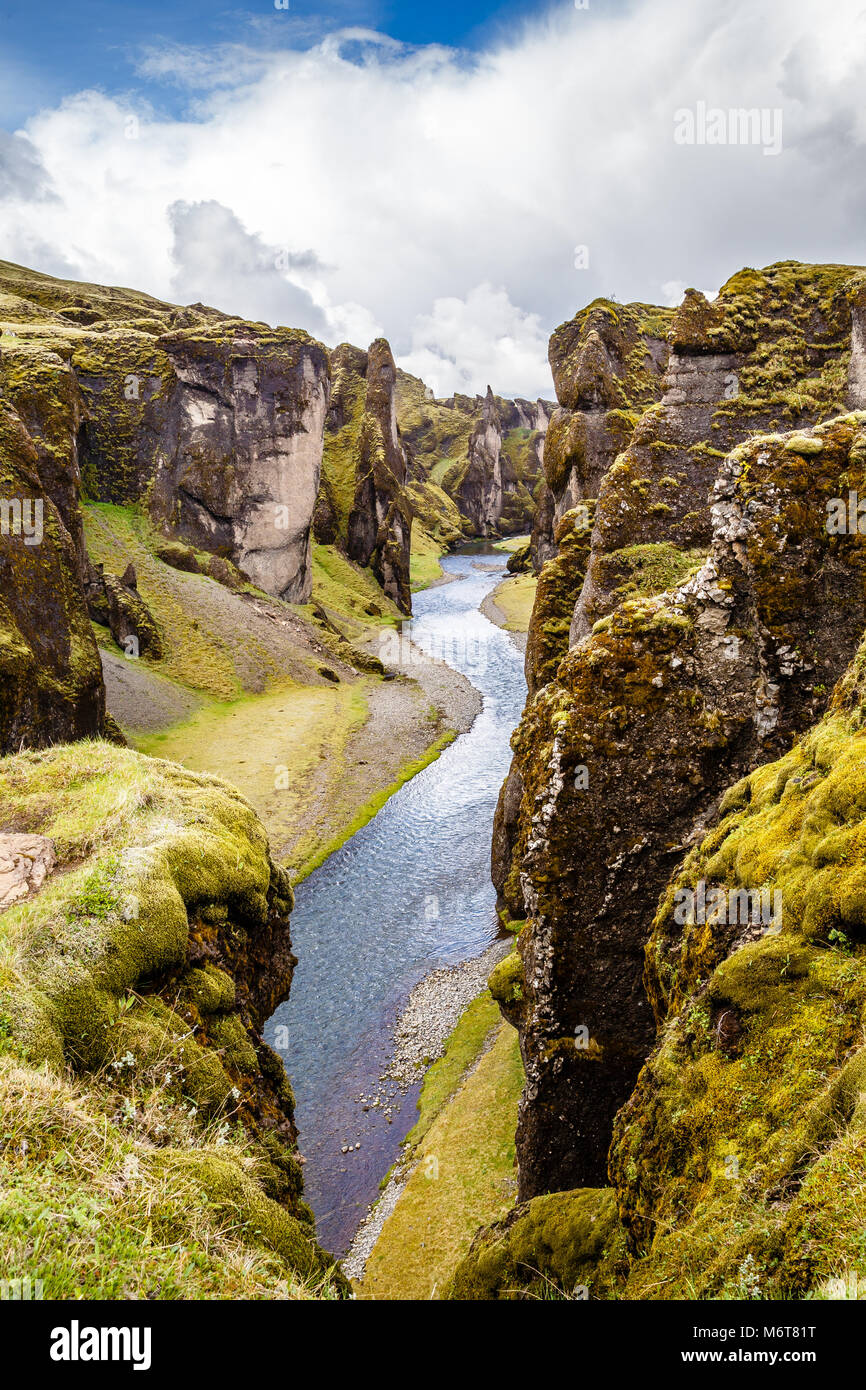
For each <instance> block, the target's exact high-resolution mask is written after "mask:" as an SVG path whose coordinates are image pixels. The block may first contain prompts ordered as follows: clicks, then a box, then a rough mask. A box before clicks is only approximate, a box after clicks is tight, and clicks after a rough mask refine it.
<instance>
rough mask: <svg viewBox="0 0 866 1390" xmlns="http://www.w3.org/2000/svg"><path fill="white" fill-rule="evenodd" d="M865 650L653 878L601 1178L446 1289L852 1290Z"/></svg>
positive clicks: (860, 1107) (713, 1294) (501, 1238)
mask: <svg viewBox="0 0 866 1390" xmlns="http://www.w3.org/2000/svg"><path fill="white" fill-rule="evenodd" d="M864 662H866V651H864V649H863V648H862V647H861V649H860V650H859V651H858V653H857V656H856V657H855V660H854V662H853V663H852V665H851V667H850V669H849V670H848V672H847V673H846V675H845V677H844V678H843V680H842V681H841V682H840V684H839V686H838V687H837V689H836V690H835V692H834V695H833V698H832V700H831V702H830V707H829V709H828V711H827V713H826V715H825V716H824V718H823V719H822V720H820V721H819V723H818V724H817V725H815V726H814V728H813V729H812V730H811V731H810V732H809V733H808V734H807V735H806V736H805V737H803V738H802V739H801V740H800V741H798V742H797V743H796V744H795V746H794V747H793V748H792V749H791V750H790V752H788V753H786V754H785V755H784V756H783V757H782V758H780V759H777V760H775V761H771V762H768V763H764V764H762V765H760V766H759V767H757V768H756V769H755V770H754V771H753V772H751V773H750V774H749V775H748V776H747V777H745V778H744V779H742V780H741V781H739V782H736V783H734V784H733V785H732V786H731V787H729V788H728V789H727V790H726V792H725V794H724V796H723V797H722V799H721V802H720V803H717V805H718V810H717V811H715V812H713V813H712V814H711V815H710V816H709V818H708V826H707V827H705V828H704V829H703V830H700V831H699V832H698V835H697V839H696V842H695V843H694V844H693V846H692V847H691V848H690V849H689V851H688V852H687V854H686V855H685V857H684V858H682V859H681V860H680V862H679V864H678V865H677V866H676V868H675V869H674V871H673V873H672V875H671V877H670V880H669V881H668V883H667V884H666V885H665V886H664V888H663V891H662V894H661V898H660V900H659V902H658V904H657V905H656V906H655V919H654V921H653V923H652V926H651V930H650V935H649V941H648V945H647V950H646V958H645V982H646V989H647V993H648V996H649V998H650V1000H651V1003H652V1007H653V1011H654V1017H655V1022H656V1027H657V1033H656V1040H655V1045H654V1047H653V1050H652V1051H651V1053H650V1055H649V1057H648V1059H647V1061H646V1063H645V1065H644V1067H643V1069H642V1071H641V1073H640V1076H639V1078H638V1081H637V1084H636V1086H635V1088H634V1090H633V1091H632V1093H631V1095H630V1096H629V1098H628V1100H627V1101H626V1103H625V1105H624V1106H623V1107H622V1109H621V1110H620V1111H619V1113H618V1115H617V1117H616V1122H615V1126H614V1133H613V1143H612V1145H611V1149H610V1154H609V1180H610V1183H611V1186H610V1187H606V1188H577V1189H572V1190H570V1191H563V1192H557V1193H552V1194H549V1195H546V1196H539V1197H536V1198H534V1199H532V1200H531V1201H528V1202H524V1203H522V1204H520V1205H519V1206H517V1207H516V1208H515V1209H514V1210H513V1211H512V1212H511V1213H510V1214H509V1216H508V1217H507V1218H506V1219H505V1220H504V1221H501V1222H498V1223H497V1224H495V1225H493V1226H491V1227H489V1228H488V1229H486V1230H484V1231H482V1232H480V1233H479V1235H478V1236H477V1238H476V1240H475V1242H474V1244H473V1247H472V1249H471V1251H470V1253H469V1255H468V1257H467V1258H466V1259H465V1260H464V1261H463V1262H462V1263H461V1265H460V1266H459V1268H458V1269H457V1270H456V1271H455V1275H454V1278H453V1280H452V1284H451V1296H452V1297H456V1298H506V1299H508V1298H521V1297H537V1296H538V1295H539V1292H540V1290H541V1289H543V1288H545V1287H549V1284H550V1282H552V1283H553V1284H554V1285H556V1286H557V1287H558V1288H559V1289H560V1290H562V1292H563V1294H564V1295H565V1296H569V1295H573V1294H574V1293H575V1287H576V1286H579V1288H580V1294H579V1295H578V1296H584V1297H586V1296H587V1295H588V1296H590V1297H592V1298H627V1299H635V1298H636V1299H689V1300H693V1299H749V1300H754V1299H760V1298H765V1299H802V1298H806V1297H808V1298H815V1297H818V1298H821V1297H824V1298H826V1297H831V1298H836V1299H838V1298H858V1297H860V1296H861V1294H862V1276H861V1274H860V1269H861V1264H862V1230H863V1222H862V1195H861V1194H862V1187H863V1178H864V1143H863V1136H864V1126H866V1115H864V1104H863V1094H864V1080H866V1050H864V1048H863V1046H862V1042H863V1038H862V1017H863V1010H864V1006H866V968H864V967H866V950H864V931H866V926H864V923H866V912H864V898H863V891H862V883H863V870H864V865H863V851H862V846H863V843H864V822H863V804H864V803H863V759H862V744H863V727H864V724H863V721H864V683H863V677H864ZM652 911H653V906H650V907H649V912H650V913H652Z"/></svg>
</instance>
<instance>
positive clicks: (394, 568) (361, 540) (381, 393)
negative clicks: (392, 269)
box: [315, 338, 413, 613]
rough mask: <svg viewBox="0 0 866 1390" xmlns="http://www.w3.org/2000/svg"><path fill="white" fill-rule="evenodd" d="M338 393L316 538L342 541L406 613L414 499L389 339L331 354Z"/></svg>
mask: <svg viewBox="0 0 866 1390" xmlns="http://www.w3.org/2000/svg"><path fill="white" fill-rule="evenodd" d="M332 364H333V394H332V398H331V405H330V410H329V413H328V416H327V421H326V428H325V448H324V468H323V476H322V486H321V490H320V493H319V498H318V502H317V504H316V517H315V531H316V537H317V539H318V540H319V541H321V542H323V543H326V544H331V543H333V542H335V541H336V542H339V543H340V544H341V545H343V546H344V547H345V550H346V553H347V554H348V555H349V557H350V559H352V560H354V561H355V563H356V564H359V565H362V566H364V567H367V566H369V567H370V568H371V569H372V571H373V573H374V574H375V576H376V578H377V579H378V581H379V583H380V584H381V586H382V588H383V590H384V592H385V593H386V594H387V596H388V597H389V598H390V599H392V600H393V601H394V602H395V603H396V604H397V605H398V607H399V608H400V609H401V611H402V612H404V613H410V612H411V611H412V598H411V589H410V576H409V559H410V546H411V533H412V516H413V511H412V505H411V501H410V498H409V493H408V491H407V488H406V483H407V465H406V454H405V452H404V449H403V445H402V442H401V439H400V433H399V430H398V428H397V409H396V383H397V369H396V367H395V365H394V358H393V356H392V354H391V349H390V347H389V345H388V343H387V342H386V341H385V339H384V338H377V339H376V341H375V342H374V343H371V345H370V348H369V349H368V351H367V352H362V351H361V349H360V348H355V347H352V346H351V345H350V344H348V343H343V344H341V346H340V347H338V348H336V349H335V350H334V352H333V354H332Z"/></svg>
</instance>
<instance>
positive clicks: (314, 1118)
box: [265, 544, 526, 1255]
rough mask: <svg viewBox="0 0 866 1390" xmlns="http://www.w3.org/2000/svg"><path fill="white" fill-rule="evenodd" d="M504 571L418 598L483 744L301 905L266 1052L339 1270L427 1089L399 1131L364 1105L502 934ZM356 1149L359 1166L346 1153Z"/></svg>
mask: <svg viewBox="0 0 866 1390" xmlns="http://www.w3.org/2000/svg"><path fill="white" fill-rule="evenodd" d="M507 558H508V557H507V555H506V554H504V553H503V552H502V551H496V550H493V548H492V547H491V546H489V545H488V544H476V545H474V546H472V547H466V548H465V549H464V550H462V551H461V552H458V553H457V554H455V555H449V556H445V557H444V558H443V561H442V567H443V569H444V570H445V572H446V573H447V574H449V575H454V576H456V578H454V579H453V580H452V581H451V582H450V583H447V584H440V585H437V586H436V587H435V588H431V589H426V590H423V591H422V592H420V593H417V594H415V595H414V600H413V604H414V610H415V613H414V617H413V619H412V622H411V626H410V629H409V635H410V636H411V638H412V641H413V642H414V643H415V644H416V645H417V646H419V647H421V648H422V649H423V650H424V651H426V652H429V653H430V654H431V655H433V656H437V657H440V658H442V659H444V660H446V661H447V662H448V663H449V665H451V666H454V667H455V668H456V669H457V670H460V671H462V672H463V674H464V675H466V676H467V677H468V678H469V680H471V681H472V683H473V685H475V686H476V688H477V689H478V690H480V692H481V694H482V695H483V697H484V707H483V709H482V711H481V713H480V714H479V716H478V718H477V719H476V721H475V723H474V724H473V726H472V728H471V730H470V731H469V732H468V733H466V734H463V735H461V736H460V737H459V738H458V739H457V740H456V741H455V742H454V743H452V744H450V745H449V747H448V748H446V749H445V751H444V752H443V753H442V755H441V756H440V757H439V758H438V759H437V760H436V761H435V762H433V763H431V764H430V765H429V767H427V768H425V769H424V771H423V772H420V773H419V774H418V775H417V776H416V777H414V778H412V780H411V781H410V782H407V783H406V784H405V786H403V787H402V788H401V789H400V791H398V792H397V793H396V794H395V795H394V796H392V797H391V798H390V800H389V801H388V802H387V803H386V804H385V806H383V808H382V809H381V811H380V812H379V813H378V815H377V816H376V817H375V818H374V819H373V820H372V821H370V823H369V824H368V825H366V826H364V827H363V829H361V830H359V831H358V832H357V834H355V835H354V836H353V837H352V839H351V840H349V841H348V842H347V843H346V844H345V845H343V846H342V848H340V849H339V850H337V851H336V852H335V853H334V854H332V855H331V857H330V858H329V859H328V860H327V861H326V862H325V863H324V864H323V865H322V867H321V868H320V869H317V870H316V872H315V873H313V874H312V875H311V876H310V877H309V878H308V879H307V880H306V881H305V882H304V883H302V884H300V885H299V887H298V889H297V895H296V903H295V910H294V912H293V914H292V941H293V944H294V950H295V954H296V955H297V957H298V967H297V969H296V971H295V976H294V980H293V982H292V992H291V998H290V999H289V1000H288V1002H287V1003H286V1004H283V1005H282V1006H281V1007H280V1008H279V1009H278V1010H277V1012H276V1013H275V1014H274V1016H273V1017H272V1018H271V1020H270V1021H269V1023H268V1026H267V1028H266V1030H265V1037H266V1040H267V1041H268V1042H269V1043H271V1045H272V1046H273V1045H275V1044H276V1042H277V1040H279V1041H284V1040H285V1039H286V1038H287V1039H288V1043H287V1046H282V1047H280V1052H281V1055H282V1056H283V1060H284V1061H285V1063H286V1068H287V1070H288V1073H289V1076H290V1077H291V1080H292V1085H293V1087H294V1091H295V1097H296V1101H297V1111H296V1119H297V1124H298V1128H299V1131H300V1149H301V1152H302V1153H303V1154H304V1156H305V1158H306V1159H307V1167H306V1170H305V1172H306V1176H307V1187H306V1198H307V1200H308V1201H309V1202H310V1204H311V1206H312V1208H313V1210H314V1212H315V1214H316V1221H317V1229H318V1233H319V1239H320V1241H321V1242H322V1244H323V1245H324V1246H325V1248H326V1249H328V1250H331V1251H333V1253H334V1254H336V1255H342V1254H344V1253H345V1251H346V1250H347V1249H348V1247H349V1244H350V1243H351V1240H352V1237H353V1235H354V1233H355V1230H356V1229H357V1227H358V1225H359V1223H360V1221H361V1220H362V1218H363V1216H364V1214H365V1212H366V1209H367V1207H368V1205H369V1204H370V1203H371V1202H372V1201H373V1200H375V1197H376V1195H377V1193H378V1189H379V1182H380V1180H381V1178H382V1177H383V1176H384V1174H385V1172H386V1171H387V1170H388V1168H390V1166H391V1165H392V1164H393V1163H394V1161H395V1159H396V1158H397V1156H398V1154H399V1150H400V1144H401V1142H402V1140H403V1139H404V1138H405V1136H406V1134H407V1133H408V1131H409V1130H410V1129H411V1127H412V1125H413V1123H414V1121H415V1116H416V1100H417V1095H418V1087H417V1086H416V1087H415V1088H414V1089H413V1090H412V1091H410V1092H409V1093H408V1094H407V1095H406V1096H405V1097H404V1098H403V1100H402V1104H401V1106H400V1109H399V1111H397V1110H396V1109H395V1112H394V1115H393V1121H392V1123H391V1124H388V1122H387V1120H386V1118H385V1115H384V1113H383V1111H382V1108H379V1109H370V1110H368V1111H364V1110H363V1109H362V1107H361V1104H360V1103H359V1098H360V1097H361V1096H362V1095H366V1096H372V1095H375V1094H376V1093H377V1091H378V1090H379V1089H381V1088H380V1085H379V1078H380V1077H381V1076H382V1074H383V1072H384V1070H385V1067H386V1066H387V1063H388V1060H389V1057H390V1053H391V1039H392V1034H393V1027H394V1023H395V1020H396V1018H397V1017H398V1016H399V1013H400V1011H401V1009H402V1007H403V1006H404V1004H405V1003H406V1000H407V998H408V995H409V992H410V990H411V989H412V988H413V986H414V985H416V984H417V983H418V982H419V980H421V979H423V978H424V977H425V976H426V975H428V974H430V972H431V971H433V970H435V969H437V968H439V967H440V966H443V965H456V964H458V963H459V962H461V961H465V960H469V959H471V958H472V957H474V956H477V955H479V954H480V953H481V952H482V951H483V950H485V948H486V947H488V946H489V945H490V944H491V942H492V941H493V940H494V939H495V938H496V936H497V935H498V934H499V923H498V920H497V916H496V910H495V894H494V890H493V886H492V884H491V882H490V839H491V832H492V825H493V813H494V810H495V808H496V799H497V796H498V794H499V788H500V786H501V784H502V781H503V778H504V777H505V774H506V772H507V771H508V765H509V761H510V757H511V753H510V747H509V739H510V736H511V733H512V731H513V729H514V727H515V726H516V724H517V723H518V720H519V718H520V715H521V712H522V709H523V703H524V700H525V698H526V685H525V682H524V677H523V658H522V655H521V653H520V652H519V651H518V650H517V648H516V647H515V645H514V643H513V642H512V641H511V639H510V638H509V637H508V635H507V634H506V633H505V632H503V631H502V630H501V629H500V628H498V627H496V626H495V625H494V624H493V623H491V622H490V621H489V620H488V619H487V618H486V617H484V615H483V614H482V613H481V612H480V611H479V605H480V604H481V602H482V601H483V599H484V598H485V597H486V595H487V594H488V593H490V591H491V590H492V589H493V588H495V586H496V585H497V584H498V583H499V581H500V579H501V578H502V575H503V573H504V571H505V564H506V561H507ZM278 1029H279V1030H280V1032H279V1033H278V1032H277V1030H278ZM349 1144H351V1145H352V1146H353V1150H354V1151H353V1152H351V1153H348V1154H344V1153H342V1148H343V1146H344V1145H349ZM356 1144H360V1148H359V1149H354V1146H355V1145H356Z"/></svg>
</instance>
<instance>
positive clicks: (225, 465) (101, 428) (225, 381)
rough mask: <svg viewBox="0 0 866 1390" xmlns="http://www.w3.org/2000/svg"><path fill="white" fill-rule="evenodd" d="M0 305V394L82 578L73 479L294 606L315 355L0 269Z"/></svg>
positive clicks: (303, 556) (309, 483)
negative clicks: (5, 330)
mask: <svg viewBox="0 0 866 1390" xmlns="http://www.w3.org/2000/svg"><path fill="white" fill-rule="evenodd" d="M0 295H2V297H3V299H4V300H5V301H6V314H7V318H9V319H11V320H12V321H13V322H16V332H15V339H14V343H13V344H12V345H10V347H9V348H8V349H7V350H6V351H4V353H3V356H2V377H3V382H4V389H5V390H6V391H7V393H8V394H9V396H10V399H12V400H13V401H15V400H16V399H17V398H20V399H21V409H22V410H24V412H25V416H26V418H28V419H30V418H31V417H32V418H33V421H34V424H33V426H32V428H33V430H34V431H35V436H34V437H35V438H36V439H37V443H38V447H39V449H40V452H41V454H42V455H44V457H45V461H46V462H45V465H44V467H43V469H42V474H43V476H44V474H45V471H46V468H50V469H51V471H52V477H53V479H54V481H53V482H52V481H51V480H49V479H45V481H46V486H48V487H49V490H50V491H51V493H52V496H54V495H55V493H56V494H57V496H56V499H55V500H56V502H57V505H58V507H60V509H61V512H64V514H66V519H67V523H68V529H69V531H70V535H72V537H73V540H74V541H75V543H76V547H77V549H78V552H79V555H80V557H81V559H82V563H83V559H84V551H83V542H82V540H81V535H80V520H79V522H78V529H77V530H76V526H75V523H74V521H73V513H74V512H75V511H76V508H77V490H78V481H79V478H78V474H79V470H80V476H81V479H82V480H83V485H84V488H85V490H86V492H87V493H88V495H89V496H90V497H91V498H92V499H94V500H96V501H100V502H112V503H120V504H128V503H136V502H140V503H142V504H143V505H145V506H146V507H147V509H148V511H149V512H150V515H151V517H152V518H153V520H154V521H155V522H156V523H157V524H158V525H159V526H160V527H161V528H162V529H163V530H164V531H165V532H166V534H167V535H171V536H178V537H180V538H182V539H183V540H185V541H187V542H190V543H191V544H192V545H195V546H197V547H199V548H201V549H202V550H208V551H211V552H212V553H214V554H215V555H218V556H222V557H224V558H227V559H228V560H230V561H232V562H233V563H234V564H235V565H237V567H238V568H239V569H241V570H242V571H243V572H244V573H245V574H247V575H248V576H249V578H250V579H251V580H252V581H253V582H254V583H256V584H257V585H258V586H259V587H260V588H262V589H264V590H265V591H266V592H267V593H270V594H273V595H274V596H276V597H280V598H283V599H286V600H287V601H289V602H305V601H306V600H307V599H308V598H309V596H310V592H311V582H312V576H311V567H310V538H311V528H312V519H313V510H314V507H315V502H316V496H317V493H318V489H319V478H320V471H321V458H322V434H323V428H324V421H325V414H326V411H327V407H328V395H329V386H330V375H329V363H328V354H327V352H326V351H325V349H324V348H323V347H322V346H321V344H319V343H317V342H315V341H314V340H313V339H312V338H310V337H309V336H308V335H307V334H305V333H301V332H297V331H295V330H292V329H288V328H277V329H270V328H268V326H267V325H266V324H254V323H247V322H244V321H242V320H239V319H233V318H231V317H229V316H228V315H225V314H220V313H219V312H217V311H216V310H212V309H207V308H205V307H204V306H203V305H193V306H191V307H190V308H188V309H178V308H177V307H176V306H174V305H170V304H163V303H161V302H160V301H158V300H154V299H151V298H149V297H148V296H146V295H136V294H134V293H133V292H132V291H128V290H110V289H104V288H103V287H101V286H94V285H77V284H73V283H71V282H66V281H61V280H54V279H52V278H51V277H50V276H40V275H35V274H33V273H31V272H27V271H23V270H22V269H21V268H20V267H16V266H11V265H9V264H6V263H4V264H2V265H0ZM19 319H20V323H19V322H17V320H19ZM25 407H26V409H25ZM40 422H41V423H40ZM61 493H62V496H61Z"/></svg>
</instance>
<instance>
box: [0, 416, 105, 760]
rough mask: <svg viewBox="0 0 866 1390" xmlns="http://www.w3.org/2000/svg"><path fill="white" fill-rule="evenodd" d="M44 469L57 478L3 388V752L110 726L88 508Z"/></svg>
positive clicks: (0, 657)
mask: <svg viewBox="0 0 866 1390" xmlns="http://www.w3.org/2000/svg"><path fill="white" fill-rule="evenodd" d="M43 473H44V474H46V476H48V477H49V478H51V480H52V483H53V482H54V479H53V476H52V472H51V470H50V469H49V468H47V467H46V458H45V453H44V451H42V452H41V451H40V448H39V446H38V445H37V443H36V442H35V441H34V440H33V439H32V438H31V437H30V435H29V434H28V432H27V430H26V429H25V427H24V423H23V421H22V420H21V418H20V416H19V415H18V414H17V413H16V412H15V410H14V409H13V408H12V406H11V404H9V402H8V401H5V400H3V399H2V397H0V753H8V752H11V751H13V750H17V749H19V748H21V747H37V748H38V747H44V746H45V745H47V744H50V743H55V742H58V741H64V740H68V739H75V738H88V737H99V736H100V735H101V734H103V733H104V731H105V690H104V687H103V682H102V667H101V665H100V661H99V652H98V651H97V647H96V642H95V640H94V637H93V631H92V629H91V626H90V620H89V618H88V614H87V605H86V602H85V598H84V592H83V589H82V569H83V560H82V550H81V548H80V546H81V541H80V515H79V513H78V510H77V505H72V503H71V502H70V499H69V498H68V496H67V490H66V487H65V486H60V487H58V488H57V492H58V496H59V499H60V505H56V504H55V501H54V499H53V497H52V495H51V493H49V491H48V490H47V489H46V487H45V486H44V484H43V481H42V474H43ZM61 506H62V508H63V510H62V511H61ZM64 513H65V516H66V517H69V518H70V523H71V525H72V531H71V532H70V530H69V529H67V526H66V522H65V517H64Z"/></svg>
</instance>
